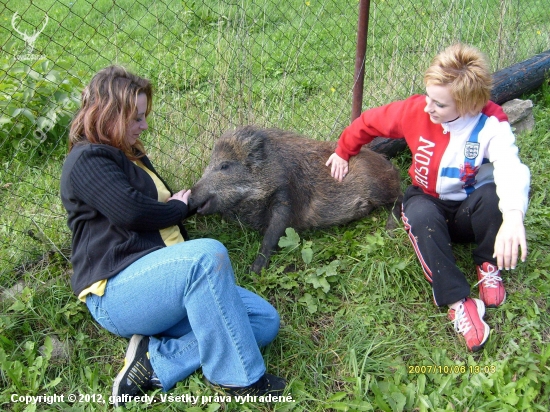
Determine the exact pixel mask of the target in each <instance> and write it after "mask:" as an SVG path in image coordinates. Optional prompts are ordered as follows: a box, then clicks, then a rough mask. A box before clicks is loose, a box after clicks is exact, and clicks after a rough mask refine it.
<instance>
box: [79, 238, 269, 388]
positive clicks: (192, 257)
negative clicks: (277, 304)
mask: <svg viewBox="0 0 550 412" xmlns="http://www.w3.org/2000/svg"><path fill="white" fill-rule="evenodd" d="M86 305H87V306H88V309H89V310H90V312H91V314H92V316H93V317H94V319H95V320H96V321H97V322H98V323H99V324H100V325H101V326H103V327H104V328H105V329H107V330H108V331H110V332H112V333H114V334H116V335H119V336H124V337H127V338H129V337H131V336H132V335H134V334H139V335H146V336H150V341H149V355H150V360H151V365H152V366H153V369H154V371H155V373H156V374H157V376H158V378H159V380H160V382H161V383H162V386H163V389H164V390H165V391H167V390H169V389H170V388H172V387H173V386H174V385H175V384H176V383H177V382H178V381H181V380H183V379H185V378H186V377H187V376H189V375H190V374H191V373H193V372H194V371H195V370H197V369H198V368H199V367H200V366H202V370H203V374H204V376H205V377H206V379H208V380H209V381H210V382H212V383H216V384H220V385H235V386H248V385H251V384H253V383H254V382H256V381H257V380H258V379H259V378H260V377H261V376H262V375H263V374H264V373H265V364H264V361H263V358H262V355H261V353H260V350H259V347H261V346H265V345H267V344H268V343H270V342H271V341H272V340H273V339H275V336H276V335H277V333H278V331H279V315H278V313H277V311H276V310H275V308H274V307H273V306H271V305H270V304H269V303H268V302H267V301H265V300H264V299H262V298H261V297H260V296H258V295H256V294H254V293H252V292H250V291H247V290H246V289H243V288H241V287H238V286H237V285H236V284H235V276H234V273H233V268H232V267H231V262H230V261H229V257H228V255H227V250H226V248H225V247H224V246H223V245H222V244H221V243H220V242H218V241H216V240H212V239H198V240H191V241H187V242H183V243H178V244H176V245H174V246H169V247H165V248H162V249H160V250H157V251H154V252H152V253H150V254H148V255H147V256H144V257H142V258H141V259H139V260H138V261H136V262H134V263H133V264H131V265H130V266H128V267H127V268H126V269H124V270H122V271H121V272H120V273H118V274H117V275H116V276H114V277H112V278H110V279H109V280H108V282H107V287H106V289H105V294H104V295H103V296H97V295H92V294H90V295H88V297H87V299H86Z"/></svg>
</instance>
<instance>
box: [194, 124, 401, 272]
mask: <svg viewBox="0 0 550 412" xmlns="http://www.w3.org/2000/svg"><path fill="white" fill-rule="evenodd" d="M335 148H336V142H327V141H317V140H313V139H309V138H305V137H302V136H299V135H297V134H296V133H293V132H290V131H283V130H278V129H261V128H258V127H255V126H246V127H243V128H239V129H236V130H232V131H228V132H226V133H224V134H223V135H222V136H221V137H220V138H219V139H218V140H217V141H216V143H215V145H214V150H213V152H212V156H211V159H210V163H209V164H208V166H207V167H206V169H205V171H204V174H203V175H202V177H201V179H200V180H199V181H198V182H197V183H196V184H195V185H194V186H193V187H192V188H191V195H190V197H189V206H190V208H191V209H195V208H196V209H197V213H199V214H202V215H209V214H213V213H219V214H221V215H222V216H223V217H224V218H230V219H238V220H239V221H241V222H243V223H245V224H247V225H248V226H250V227H252V228H254V229H256V230H259V231H260V232H261V233H262V234H263V235H264V238H263V241H262V245H261V249H260V253H259V254H258V256H257V257H256V260H255V261H254V263H253V264H252V267H251V270H252V271H253V272H255V273H260V272H261V270H262V268H264V267H266V266H267V265H268V263H269V258H270V256H271V254H272V252H273V251H274V250H275V248H276V247H277V244H278V241H279V238H280V237H281V236H282V235H283V234H284V232H285V229H286V228H287V227H292V228H294V229H296V230H304V229H312V228H322V227H327V226H332V225H341V224H344V223H348V222H350V221H352V220H356V219H360V218H362V217H364V216H366V215H367V214H368V213H369V212H370V211H371V210H372V209H374V208H375V207H378V206H385V207H387V208H392V207H393V216H392V214H390V217H389V219H388V226H387V227H388V228H394V227H395V226H396V221H397V217H398V216H399V212H400V207H401V196H402V193H401V188H400V174H399V171H398V170H397V169H396V168H395V167H394V166H393V165H392V163H391V162H390V161H389V160H387V159H386V158H385V157H384V156H383V155H381V154H378V153H375V152H373V151H371V150H369V149H367V148H365V147H363V148H362V149H361V152H360V153H359V154H358V155H357V156H354V157H352V158H351V159H350V163H349V173H348V175H347V176H346V177H345V178H344V180H343V181H342V182H338V181H337V180H335V179H333V178H332V177H331V175H330V168H329V167H327V166H325V163H326V161H327V159H328V158H329V156H330V155H331V154H332V153H333V152H334V149H335ZM394 216H395V219H394Z"/></svg>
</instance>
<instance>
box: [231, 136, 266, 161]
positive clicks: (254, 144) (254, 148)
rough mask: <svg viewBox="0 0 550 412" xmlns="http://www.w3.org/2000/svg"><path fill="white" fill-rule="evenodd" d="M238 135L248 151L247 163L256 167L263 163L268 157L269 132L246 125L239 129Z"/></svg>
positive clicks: (246, 151)
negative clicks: (266, 147)
mask: <svg viewBox="0 0 550 412" xmlns="http://www.w3.org/2000/svg"><path fill="white" fill-rule="evenodd" d="M237 135H238V137H239V140H240V141H241V143H242V145H243V148H244V150H245V153H246V160H245V162H246V165H247V166H250V167H254V166H256V165H258V164H260V163H262V162H263V161H264V160H265V158H266V153H265V152H266V150H265V145H266V141H267V138H268V137H267V134H266V133H265V132H264V131H263V130H261V129H258V128H256V127H253V126H246V127H243V128H242V129H239V130H238V131H237Z"/></svg>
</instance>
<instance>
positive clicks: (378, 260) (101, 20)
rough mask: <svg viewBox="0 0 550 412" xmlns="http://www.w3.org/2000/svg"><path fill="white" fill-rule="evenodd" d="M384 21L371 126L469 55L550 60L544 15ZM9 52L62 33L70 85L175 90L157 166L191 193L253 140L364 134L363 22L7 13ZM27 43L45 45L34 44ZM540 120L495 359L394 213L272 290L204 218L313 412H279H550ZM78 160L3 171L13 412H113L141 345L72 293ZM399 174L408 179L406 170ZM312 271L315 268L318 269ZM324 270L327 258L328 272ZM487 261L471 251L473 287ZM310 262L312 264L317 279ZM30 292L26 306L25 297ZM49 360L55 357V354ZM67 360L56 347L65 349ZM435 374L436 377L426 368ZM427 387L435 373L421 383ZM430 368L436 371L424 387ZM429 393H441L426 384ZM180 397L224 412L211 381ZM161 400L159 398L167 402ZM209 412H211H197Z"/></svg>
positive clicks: (310, 7) (390, 10)
mask: <svg viewBox="0 0 550 412" xmlns="http://www.w3.org/2000/svg"><path fill="white" fill-rule="evenodd" d="M372 3H373V4H371V20H370V24H369V39H368V54H367V59H366V81H365V85H366V86H365V90H366V91H365V97H364V100H363V104H364V107H371V106H375V105H378V104H381V103H385V102H387V101H390V100H392V99H395V98H400V97H404V96H406V95H408V94H410V93H412V92H415V91H421V73H422V67H425V66H426V65H427V64H428V61H429V59H430V58H431V56H432V55H433V54H434V52H435V51H436V50H437V49H439V48H441V47H443V46H444V45H446V44H448V43H449V42H451V41H452V40H454V39H462V40H464V41H468V42H472V43H474V44H476V45H478V46H479V47H481V48H482V49H484V50H486V51H487V53H488V55H489V57H490V59H491V61H492V62H493V69H494V70H498V69H501V68H503V67H506V66H509V65H511V64H513V63H515V62H517V61H521V60H524V59H527V58H529V57H531V56H533V55H534V54H537V53H540V52H542V51H544V50H547V49H548V48H549V47H548V46H549V45H550V38H549V37H548V36H549V35H548V33H550V26H549V22H550V16H549V13H550V11H549V10H548V8H547V7H544V6H545V5H543V4H542V2H540V1H539V2H537V1H526V2H522V4H521V9H519V7H520V5H519V4H518V3H517V2H512V1H509V0H504V1H499V2H491V1H484V2H477V3H475V4H473V3H471V2H464V1H455V0H447V1H442V2H439V3H438V2H425V4H422V5H421V6H420V5H418V4H417V3H412V2H411V3H407V4H403V5H400V6H397V5H395V4H394V3H392V2H386V1H379V2H378V1H377V2H372ZM0 11H1V13H0V16H2V17H0V38H1V39H4V38H5V39H7V40H8V41H9V40H13V41H18V42H19V43H18V44H19V46H17V44H16V46H17V47H19V48H20V49H22V48H23V47H24V44H23V42H22V40H21V39H20V38H19V37H17V36H16V35H14V33H13V30H12V29H11V26H10V19H11V15H12V14H13V13H14V12H15V11H18V12H19V14H20V15H23V16H24V19H25V21H24V22H22V23H21V25H22V26H23V28H25V27H27V28H28V27H29V25H38V24H40V22H41V19H42V18H43V16H44V13H47V14H48V16H49V17H50V23H49V25H48V26H47V29H46V30H45V31H44V33H43V34H41V35H40V36H39V38H38V40H37V43H36V47H35V48H36V52H37V53H44V54H45V55H47V57H48V58H49V59H51V60H53V61H54V62H55V63H56V64H57V65H58V66H61V67H66V68H68V69H70V70H71V71H74V72H76V73H79V75H80V76H81V77H82V78H83V79H84V80H85V81H87V80H88V79H89V77H90V75H91V73H93V72H95V71H96V70H98V69H99V68H101V67H103V66H105V65H107V64H109V63H111V62H119V63H124V64H126V65H128V66H130V67H131V68H132V69H133V70H134V71H136V72H138V73H140V74H142V75H145V76H148V77H150V78H151V79H152V80H153V82H154V84H155V85H156V100H155V112H154V115H153V116H152V118H151V130H150V132H149V133H148V136H147V137H146V140H147V141H146V143H147V147H149V148H150V152H151V153H150V154H151V157H152V158H153V161H154V163H155V165H157V166H158V168H159V169H160V170H162V172H163V175H165V176H167V177H168V180H169V183H170V184H171V185H172V186H173V187H174V188H180V187H189V186H190V185H191V184H192V182H194V181H196V179H197V178H198V177H199V176H200V174H201V171H202V170H203V168H204V166H205V165H206V163H207V162H208V153H209V150H210V148H211V146H212V142H213V140H214V138H215V137H216V136H217V135H219V133H220V132H221V131H223V130H225V129H226V128H228V127H230V126H232V125H235V124H243V123H248V122H253V123H258V124H262V125H267V126H278V127H282V128H289V129H294V130H298V131H299V132H302V133H304V134H307V135H310V136H312V137H314V138H317V139H323V140H325V139H327V140H334V139H336V138H337V136H338V133H339V131H340V130H341V129H342V128H343V127H344V126H345V125H346V124H347V123H348V121H349V117H348V113H349V101H350V100H351V85H352V84H353V72H352V68H353V62H354V53H355V36H356V21H357V15H356V14H357V8H356V7H355V3H354V4H353V6H349V5H346V6H343V5H341V2H330V1H313V0H312V1H297V0H296V1H295V0H292V1H288V2H283V3H281V2H268V1H264V0H257V1H255V2H253V1H241V2H222V1H213V2H204V3H203V2H194V1H178V2H170V1H164V2H154V4H150V5H147V6H146V5H145V4H142V3H140V2H134V1H129V0H122V1H120V2H119V1H117V2H116V5H115V4H114V3H113V2H111V1H104V0H101V1H97V2H85V1H76V2H72V3H68V2H64V3H61V2H58V1H53V0H44V1H41V2H39V3H38V2H30V1H24V0H22V1H19V2H17V5H15V2H3V3H2V4H0ZM25 24H27V26H25ZM525 97H527V98H531V99H532V100H533V101H534V104H535V108H534V112H535V116H536V121H537V125H536V129H535V130H534V131H533V132H531V133H527V134H524V135H521V136H519V137H518V145H519V146H520V148H521V158H522V160H523V161H524V162H525V163H526V164H527V165H528V166H529V168H530V169H531V173H532V187H531V198H530V208H529V211H528V214H527V216H526V219H525V223H526V228H527V236H528V242H529V257H528V261H527V262H526V263H525V264H521V265H519V267H518V269H516V270H515V271H514V272H512V273H510V274H506V284H507V290H508V297H507V302H506V305H505V306H503V307H502V308H500V309H497V310H492V311H490V312H489V313H488V323H489V325H490V326H491V328H492V335H491V337H490V339H489V342H488V344H487V345H486V348H485V349H484V350H483V351H482V352H481V353H478V354H469V353H467V352H466V351H465V349H464V345H463V344H462V343H461V342H460V340H459V339H458V338H457V337H456V336H455V333H454V331H453V330H452V327H451V326H450V325H449V322H448V321H447V320H446V313H445V312H444V311H443V310H441V311H440V310H438V309H436V308H434V306H433V304H432V303H431V298H430V296H431V292H430V289H429V285H428V284H427V282H426V281H425V280H424V278H423V275H422V270H421V268H420V265H419V264H418V262H417V260H416V257H415V256H414V253H413V251H412V248H411V246H410V244H409V241H408V239H407V237H406V235H405V233H404V231H398V233H397V234H396V236H395V237H394V238H390V237H388V236H387V235H386V233H385V232H384V229H383V227H384V222H385V219H386V212H384V211H382V210H377V211H375V212H374V213H373V214H372V215H371V216H369V217H367V218H365V219H363V220H361V221H358V222H354V223H352V224H349V225H346V226H343V227H336V228H330V229H326V230H318V231H309V232H305V233H300V234H293V233H289V234H288V236H287V239H286V240H287V242H286V243H287V244H288V246H287V247H285V248H283V249H282V250H280V251H279V252H278V253H277V254H276V255H274V256H273V259H272V263H271V266H270V267H269V269H268V270H267V271H265V272H264V273H263V274H262V275H261V276H255V275H252V274H250V273H249V272H248V266H249V265H250V263H251V262H252V261H253V259H254V256H255V254H256V253H257V251H258V249H259V245H260V241H261V237H260V235H259V234H258V233H256V232H254V231H251V230H249V229H248V228H246V227H242V226H241V225H239V224H238V223H236V222H226V221H223V220H221V219H219V218H217V217H207V218H205V217H197V216H195V217H193V218H191V219H189V220H188V221H187V228H188V230H189V232H190V234H191V236H192V237H193V238H198V237H206V236H207V237H213V238H216V239H219V240H221V241H222V242H223V243H224V244H225V245H226V246H227V248H228V250H229V253H230V256H231V259H232V262H233V264H234V268H235V272H236V274H237V277H238V281H239V283H240V284H241V285H242V286H244V287H247V288H249V289H251V290H253V291H255V292H257V293H259V294H260V295H262V296H264V297H265V298H266V299H268V300H269V301H271V302H272V303H273V304H274V305H275V307H276V308H277V309H278V311H279V312H280V314H281V318H282V327H281V331H280V334H279V336H278V338H277V339H276V340H275V342H273V343H272V344H271V345H270V346H269V347H268V348H266V349H265V350H264V358H265V360H266V363H267V365H268V369H269V371H271V372H273V373H276V374H280V375H282V376H286V377H287V378H288V379H289V381H290V390H289V394H291V395H292V398H293V400H294V401H295V402H290V403H278V404H276V405H274V407H273V409H275V410H278V411H290V410H294V411H327V410H335V411H336V410H344V411H345V410H347V411H355V410H357V411H368V410H383V411H386V410H387V411H409V410H461V411H465V410H483V411H501V410H509V411H513V410H514V411H515V410H548V409H549V408H550V404H549V402H548V399H549V397H550V392H549V389H548V388H549V381H548V380H549V378H548V376H550V373H549V370H548V368H549V364H548V358H549V357H550V344H549V338H550V317H549V315H548V313H549V309H550V308H549V301H548V296H550V287H549V286H548V285H549V284H550V283H549V280H550V279H549V277H550V275H549V273H550V258H549V255H548V253H547V251H548V250H549V247H550V237H549V235H548V233H547V228H548V226H549V220H550V212H549V201H548V187H550V184H549V181H548V179H549V178H548V174H547V170H548V169H549V167H550V165H549V158H548V150H547V148H548V144H549V139H550V132H549V130H550V92H549V91H548V89H543V90H540V91H537V92H536V93H534V94H533V95H530V96H525ZM63 156H64V153H63V151H62V150H61V151H60V150H53V151H51V152H49V153H46V154H45V155H44V156H43V157H41V158H34V159H30V158H29V157H28V156H25V154H24V153H20V154H16V156H14V157H13V158H9V159H4V158H3V159H2V165H1V168H0V194H1V196H0V207H1V209H2V214H0V239H1V240H0V242H1V243H2V248H1V249H0V284H1V285H2V287H3V288H4V292H5V291H6V290H9V288H12V287H14V286H18V287H19V288H20V289H21V291H20V293H17V294H16V297H15V298H9V297H6V295H5V294H4V295H2V299H1V301H0V370H1V372H0V382H1V384H0V405H1V408H2V409H4V410H14V411H23V410H25V409H26V408H27V405H25V404H23V403H20V402H13V401H12V398H11V396H12V395H14V394H15V395H21V396H24V395H33V396H36V395H44V394H48V395H53V394H65V395H68V394H70V393H73V394H88V395H96V396H102V397H103V399H104V400H107V397H108V395H109V394H110V388H111V385H112V379H113V378H114V376H115V375H116V373H117V371H118V370H119V368H120V367H121V365H122V356H123V353H124V351H125V349H126V344H127V341H126V340H125V339H121V338H118V337H115V336H113V335H112V334H110V333H108V332H107V331H105V330H103V329H102V328H100V327H99V326H98V325H97V324H96V323H95V322H94V321H93V320H92V319H91V317H90V315H89V314H88V312H87V310H86V308H85V307H84V305H82V304H80V303H79V302H77V301H76V299H75V297H74V296H73V294H72V292H71V291H70V287H69V277H70V273H71V272H70V271H71V267H70V265H69V263H68V261H67V259H66V258H67V256H68V254H69V252H68V245H69V241H70V239H69V235H68V233H67V229H66V223H65V214H64V211H63V209H62V207H61V205H60V202H59V198H58V184H59V183H58V179H59V173H60V166H61V163H62V159H63ZM393 161H394V162H395V163H396V164H397V165H398V166H399V168H400V170H401V171H402V172H403V178H404V185H405V184H406V183H407V179H408V178H407V176H406V170H407V167H408V164H409V163H410V156H409V155H408V154H407V153H402V154H400V155H399V156H398V157H397V158H395V159H393ZM303 250H306V251H307V253H310V255H309V256H311V261H310V260H309V259H307V260H304V258H303V255H302V251H303ZM309 250H310V252H309ZM471 250H472V249H471V246H469V245H461V246H457V247H456V249H455V252H456V255H457V258H458V261H459V265H460V267H461V268H463V269H464V270H465V271H466V272H467V273H472V276H471V278H470V280H471V283H472V284H473V283H475V279H474V275H473V267H474V266H473V262H472V260H471V257H470V255H471ZM306 262H307V263H306ZM12 290H15V289H12ZM48 336H54V337H57V338H58V339H59V340H60V341H61V342H62V343H66V344H67V345H68V346H67V348H68V349H67V351H68V358H63V357H58V356H55V354H52V353H50V349H49V348H50V343H49V342H48V339H47V337H48ZM41 347H43V348H42V349H40V348H41ZM51 350H52V351H53V350H54V346H52V347H51ZM434 365H435V366H436V367H437V370H436V371H435V372H433V370H432V371H431V372H428V371H427V370H426V367H429V366H432V367H433V366H434ZM417 367H418V368H417ZM422 367H425V368H424V369H423V368H422ZM423 371H424V372H425V373H422V372H423ZM170 393H171V394H172V395H181V396H183V395H186V394H192V395H194V396H215V393H214V392H212V390H211V389H209V388H208V387H207V386H206V385H205V383H204V381H203V377H202V374H201V372H200V371H198V372H197V373H195V374H193V375H192V376H191V377H189V378H188V379H186V380H185V381H183V382H180V383H178V385H177V386H176V387H175V388H174V389H173V390H171V391H170ZM156 397H157V399H159V400H160V399H161V398H160V394H158V393H157V394H156ZM82 400H83V402H76V403H72V402H67V399H65V401H64V402H60V403H57V404H53V405H48V404H46V403H41V404H37V405H36V407H35V409H33V406H32V405H30V406H28V408H27V409H26V410H75V411H79V410H82V411H91V410H93V411H96V410H109V409H111V408H110V406H109V405H108V404H103V403H101V402H98V399H97V398H96V399H94V400H92V399H90V398H88V400H86V399H85V398H82ZM129 406H130V408H129V409H131V410H145V409H147V410H154V411H157V410H158V411H164V410H182V409H184V410H191V411H197V410H210V411H214V410H224V411H242V410H250V411H256V410H260V411H262V410H268V409H270V408H268V407H267V406H266V405H263V404H260V403H256V404H248V405H238V404H236V403H235V402H233V403H224V402H215V400H214V398H212V400H211V401H210V402H208V404H204V405H200V404H198V405H191V404H188V403H185V402H182V401H180V402H176V401H173V402H158V403H156V404H155V405H152V406H150V407H147V406H145V405H143V404H134V405H129ZM193 408H194V409H193Z"/></svg>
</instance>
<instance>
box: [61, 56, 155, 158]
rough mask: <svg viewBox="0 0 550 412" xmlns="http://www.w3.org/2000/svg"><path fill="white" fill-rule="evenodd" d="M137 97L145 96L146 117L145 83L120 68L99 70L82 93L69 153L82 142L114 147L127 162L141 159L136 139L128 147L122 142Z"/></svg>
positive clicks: (148, 87) (148, 91)
mask: <svg viewBox="0 0 550 412" xmlns="http://www.w3.org/2000/svg"><path fill="white" fill-rule="evenodd" d="M141 93H144V94H145V95H146V96H147V111H146V112H145V116H147V115H148V114H149V113H150V112H151V103H152V96H153V90H152V86H151V82H150V81H149V80H147V79H144V78H142V77H139V76H136V75H134V74H132V73H130V72H128V71H127V70H126V69H125V68H124V67H122V66H109V67H106V68H104V69H102V70H100V71H99V72H98V73H97V74H96V75H95V76H94V77H93V78H92V80H91V81H90V84H89V85H88V86H86V87H85V88H84V90H83V91H82V103H81V106H80V110H79V111H78V112H77V114H76V116H75V118H74V119H73V121H72V123H71V130H70V133H69V150H71V149H72V147H73V146H74V144H76V143H78V142H80V141H82V140H85V139H86V140H88V141H89V142H90V143H97V144H107V145H110V146H114V147H116V148H118V149H120V150H122V151H123V152H124V153H125V154H126V156H128V158H130V159H131V160H136V159H139V158H140V157H142V156H143V155H144V154H145V149H144V147H143V143H142V142H141V141H140V140H139V139H138V140H137V141H136V142H135V143H134V144H133V145H130V144H129V143H128V142H127V139H126V130H127V128H128V124H129V122H130V120H131V119H132V118H133V117H134V116H136V114H137V98H138V95H140V94H141Z"/></svg>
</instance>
